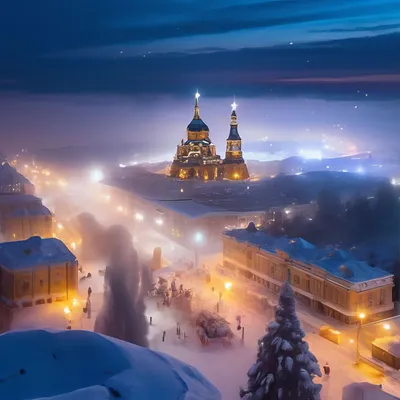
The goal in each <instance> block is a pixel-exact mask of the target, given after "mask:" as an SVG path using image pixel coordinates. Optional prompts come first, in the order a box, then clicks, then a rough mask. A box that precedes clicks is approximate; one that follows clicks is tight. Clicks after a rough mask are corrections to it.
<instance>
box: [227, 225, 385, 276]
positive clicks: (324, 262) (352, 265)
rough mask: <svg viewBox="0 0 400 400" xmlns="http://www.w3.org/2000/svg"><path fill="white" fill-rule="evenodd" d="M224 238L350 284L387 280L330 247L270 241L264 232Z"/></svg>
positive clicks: (381, 273)
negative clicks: (310, 267)
mask: <svg viewBox="0 0 400 400" xmlns="http://www.w3.org/2000/svg"><path fill="white" fill-rule="evenodd" d="M223 235H224V236H226V237H230V238H232V239H235V240H236V241H238V242H242V243H248V244H250V245H253V246H257V247H259V248H260V249H262V250H264V251H267V252H269V253H273V254H277V252H278V251H283V252H284V253H286V254H287V255H288V256H289V258H290V259H292V260H294V261H299V262H302V263H305V264H311V265H313V266H316V267H319V268H321V269H323V270H325V271H326V272H327V273H329V274H331V275H333V276H335V277H337V278H340V279H343V280H345V281H348V282H351V283H360V282H365V281H369V280H372V279H379V278H384V277H389V276H391V274H389V273H388V272H386V271H383V270H381V269H379V268H373V267H370V266H369V265H368V264H367V263H366V262H364V261H359V260H356V259H354V257H353V256H352V254H351V253H349V252H347V251H344V250H336V249H332V248H325V249H321V248H318V247H316V246H314V245H313V244H312V243H309V242H307V241H306V240H304V239H301V238H284V237H282V238H278V239H277V238H274V237H272V236H269V235H267V234H265V233H264V232H260V231H257V232H250V231H249V230H248V229H234V230H231V231H225V232H224V233H223Z"/></svg>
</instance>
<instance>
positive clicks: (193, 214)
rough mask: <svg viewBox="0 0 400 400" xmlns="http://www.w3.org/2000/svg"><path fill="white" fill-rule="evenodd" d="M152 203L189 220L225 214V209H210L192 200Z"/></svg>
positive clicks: (153, 201) (156, 201)
mask: <svg viewBox="0 0 400 400" xmlns="http://www.w3.org/2000/svg"><path fill="white" fill-rule="evenodd" d="M149 201H151V202H152V203H154V204H156V205H158V206H160V207H164V208H167V209H169V210H171V211H174V212H176V213H178V214H182V215H184V216H186V217H189V218H193V219H194V218H201V217H204V216H207V215H208V214H211V213H212V214H214V213H216V212H225V210H224V209H222V208H218V207H208V206H206V205H204V204H201V203H198V202H196V201H194V200H191V199H185V200H149Z"/></svg>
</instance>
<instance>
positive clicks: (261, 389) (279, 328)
mask: <svg viewBox="0 0 400 400" xmlns="http://www.w3.org/2000/svg"><path fill="white" fill-rule="evenodd" d="M304 337H305V333H304V331H303V330H302V329H301V326H300V321H299V319H298V318H297V315H296V307H295V299H294V296H293V290H292V288H291V286H290V284H289V283H288V282H285V283H284V284H283V285H282V288H281V292H280V296H279V305H278V306H277V307H276V311H275V321H272V322H270V323H269V324H268V326H267V329H266V334H265V335H264V336H263V337H262V338H261V339H260V340H259V342H258V353H257V361H256V363H255V364H253V366H252V367H251V368H250V369H249V371H248V373H247V376H248V378H249V379H248V383H247V389H241V390H240V397H241V398H242V399H246V400H289V399H290V400H292V399H296V400H319V399H320V391H321V388H322V385H320V384H316V383H314V382H313V379H314V377H315V376H316V375H317V376H321V371H320V368H319V365H318V361H317V359H316V358H315V356H314V355H313V354H312V353H311V352H310V350H309V346H308V343H307V342H305V341H304V340H303V338H304Z"/></svg>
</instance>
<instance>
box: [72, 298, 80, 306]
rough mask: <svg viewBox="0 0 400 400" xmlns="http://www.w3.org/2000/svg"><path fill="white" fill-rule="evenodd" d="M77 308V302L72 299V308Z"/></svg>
mask: <svg viewBox="0 0 400 400" xmlns="http://www.w3.org/2000/svg"><path fill="white" fill-rule="evenodd" d="M76 306H79V302H78V300H77V299H72V307H76Z"/></svg>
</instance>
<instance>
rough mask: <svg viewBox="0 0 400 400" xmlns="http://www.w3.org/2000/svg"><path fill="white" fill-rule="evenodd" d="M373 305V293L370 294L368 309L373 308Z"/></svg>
mask: <svg viewBox="0 0 400 400" xmlns="http://www.w3.org/2000/svg"><path fill="white" fill-rule="evenodd" d="M372 303H373V301H372V293H371V292H370V293H368V307H369V308H370V307H372Z"/></svg>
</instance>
